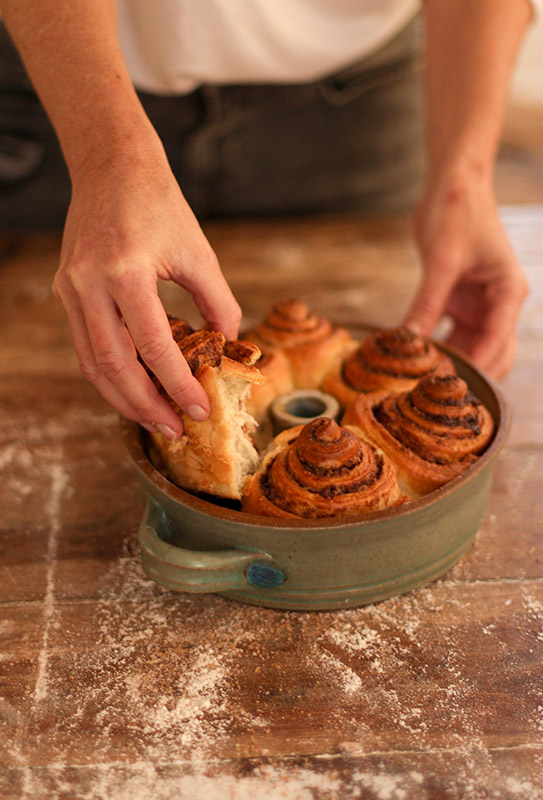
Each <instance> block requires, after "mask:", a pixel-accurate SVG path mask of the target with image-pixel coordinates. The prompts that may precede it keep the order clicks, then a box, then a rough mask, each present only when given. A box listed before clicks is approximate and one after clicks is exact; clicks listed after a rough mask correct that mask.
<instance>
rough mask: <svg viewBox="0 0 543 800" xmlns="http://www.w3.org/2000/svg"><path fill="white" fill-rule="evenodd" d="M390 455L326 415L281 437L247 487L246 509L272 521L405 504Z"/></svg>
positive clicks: (243, 504) (351, 513)
mask: <svg viewBox="0 0 543 800" xmlns="http://www.w3.org/2000/svg"><path fill="white" fill-rule="evenodd" d="M406 500H407V498H406V497H405V495H403V494H402V492H401V491H400V488H399V486H398V482H397V479H396V474H395V472H394V468H393V466H392V464H391V463H390V462H389V460H388V459H387V457H386V456H385V455H383V453H380V452H378V451H377V449H376V448H375V447H373V445H371V444H369V443H368V442H366V441H364V440H363V439H361V438H360V437H358V436H357V435H356V434H355V433H353V431H350V430H347V429H346V428H342V427H340V426H339V425H338V424H337V422H335V421H334V420H332V419H329V418H327V417H320V418H319V419H316V420H312V421H311V422H309V423H307V424H306V425H300V426H298V427H296V428H290V429H288V430H286V431H283V432H282V433H280V434H279V435H278V436H277V437H276V438H275V439H274V441H273V444H272V446H271V448H270V450H269V451H268V453H267V454H266V455H265V457H264V459H263V462H262V466H261V467H260V469H259V470H258V472H256V473H255V474H254V475H251V476H250V477H249V478H248V479H247V481H246V483H245V486H244V488H243V495H242V508H243V510H244V511H246V512H248V513H252V514H263V515H265V516H269V517H287V518H291V517H305V518H320V517H335V516H343V515H348V516H354V515H360V514H368V513H371V512H373V511H380V510H382V509H384V508H388V507H390V506H396V505H399V504H401V503H403V502H405V501H406Z"/></svg>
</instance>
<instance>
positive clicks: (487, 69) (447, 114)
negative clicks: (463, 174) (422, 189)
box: [424, 0, 532, 178]
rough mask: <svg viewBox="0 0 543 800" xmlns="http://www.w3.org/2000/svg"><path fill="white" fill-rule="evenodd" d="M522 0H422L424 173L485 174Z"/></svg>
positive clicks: (525, 19)
mask: <svg viewBox="0 0 543 800" xmlns="http://www.w3.org/2000/svg"><path fill="white" fill-rule="evenodd" d="M531 14H532V11H531V5H530V3H529V2H528V0H426V2H425V4H424V18H425V26H426V130H427V151H428V169H429V174H430V175H432V174H435V173H439V172H442V171H443V170H451V169H453V170H454V169H457V168H458V169H466V170H472V171H474V172H477V173H479V174H481V175H483V176H484V177H488V178H491V175H492V169H493V164H494V159H495V156H496V151H497V147H498V143H499V137H500V132H501V127H502V123H503V116H504V111H505V106H506V102H507V91H508V84H509V78H510V75H511V71H512V68H513V64H514V61H515V56H516V54H517V51H518V48H519V45H520V42H521V39H522V35H523V33H524V31H525V29H526V27H527V25H528V24H529V21H530V18H531Z"/></svg>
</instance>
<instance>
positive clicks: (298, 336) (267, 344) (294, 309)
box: [246, 300, 352, 389]
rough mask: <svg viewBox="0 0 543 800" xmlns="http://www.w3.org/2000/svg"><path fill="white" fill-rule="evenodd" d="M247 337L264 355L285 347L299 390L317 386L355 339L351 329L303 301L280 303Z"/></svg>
mask: <svg viewBox="0 0 543 800" xmlns="http://www.w3.org/2000/svg"><path fill="white" fill-rule="evenodd" d="M246 338H248V339H249V340H250V341H253V342H255V343H256V344H257V345H258V347H259V348H260V349H261V350H262V352H263V353H264V354H268V353H273V352H276V351H277V350H281V351H282V352H283V353H284V354H285V356H286V357H287V359H288V361H289V363H290V367H291V370H292V376H293V382H294V387H295V388H298V389H311V388H313V389H314V388H317V387H318V386H319V384H320V382H321V381H322V378H323V376H324V375H325V374H326V373H327V372H328V371H329V370H330V369H331V367H332V364H333V363H334V362H335V361H336V360H339V359H340V358H341V357H342V356H343V353H344V351H345V348H346V346H348V345H349V344H350V342H351V341H352V339H351V336H350V334H349V333H348V331H346V330H345V329H344V328H334V327H333V326H332V324H331V323H330V322H329V321H328V320H326V319H324V318H322V317H319V316H318V315H317V314H313V313H311V312H310V311H309V309H308V308H307V306H306V304H305V303H303V302H302V301H301V300H284V301H282V302H280V303H277V305H275V306H274V307H273V308H272V310H271V311H270V312H269V314H268V315H267V316H266V318H265V319H264V320H263V321H262V322H261V323H260V325H258V326H257V327H256V328H255V329H254V330H253V331H250V332H249V333H248V334H246Z"/></svg>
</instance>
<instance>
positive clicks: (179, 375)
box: [54, 154, 241, 439]
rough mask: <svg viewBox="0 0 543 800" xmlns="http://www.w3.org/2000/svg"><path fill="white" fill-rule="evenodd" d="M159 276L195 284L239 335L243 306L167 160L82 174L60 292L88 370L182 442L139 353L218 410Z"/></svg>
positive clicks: (174, 394)
mask: <svg viewBox="0 0 543 800" xmlns="http://www.w3.org/2000/svg"><path fill="white" fill-rule="evenodd" d="M158 278H162V279H165V280H172V281H175V282H176V283H177V284H179V285H180V286H182V287H183V288H184V289H186V290H188V291H189V292H190V293H191V294H192V295H193V297H194V300H195V302H196V305H197V306H198V308H199V310H200V313H201V314H202V316H203V318H204V319H205V320H206V321H207V323H208V324H209V326H210V327H211V328H212V329H213V330H221V331H223V333H224V334H225V336H226V337H227V338H235V337H236V336H237V332H238V327H239V322H240V319H241V311H240V308H239V306H238V304H237V303H236V301H235V299H234V297H233V295H232V293H231V291H230V289H229V288H228V285H227V283H226V281H225V279H224V277H223V275H222V273H221V270H220V268H219V264H218V261H217V259H216V257H215V254H214V253H213V251H212V249H211V247H210V245H209V243H208V242H207V240H206V238H205V237H204V235H203V233H202V231H201V229H200V227H199V225H198V223H197V221H196V219H195V217H194V215H193V214H192V211H191V210H190V208H189V206H188V205H187V203H186V201H185V200H184V198H183V196H182V194H181V191H180V189H179V186H178V185H177V182H176V181H175V179H174V177H173V175H172V173H171V171H170V169H169V166H168V164H167V162H166V159H165V157H163V156H162V155H160V156H158V157H157V155H156V154H155V155H154V157H153V158H151V159H147V158H143V159H140V160H139V161H138V162H137V163H136V160H135V159H134V158H131V159H130V160H129V163H128V159H127V163H122V159H117V160H116V162H115V164H107V165H104V167H103V168H102V169H100V170H97V169H96V168H95V169H93V170H92V171H88V172H87V173H85V174H82V175H79V176H77V177H76V178H75V179H73V194H72V202H71V205H70V209H69V213H68V217H67V221H66V228H65V232H64V239H63V245H62V252H61V260H60V267H59V270H58V272H57V275H56V277H55V281H54V291H55V293H56V295H57V297H58V298H59V299H60V300H61V302H62V303H63V305H64V308H65V310H66V313H67V315H68V319H69V322H70V325H71V328H72V335H73V340H74V345H75V350H76V353H77V356H78V359H79V363H80V365H81V369H82V371H83V373H84V374H85V376H86V377H87V378H88V379H89V380H90V381H92V383H93V384H94V385H95V386H96V387H97V389H98V390H99V391H100V393H101V394H102V395H103V397H104V398H105V399H106V400H108V401H109V402H110V403H111V404H112V405H113V406H115V407H116V408H117V409H118V410H119V411H120V412H121V414H123V415H124V416H126V417H128V418H129V419H132V420H135V421H137V422H139V423H140V424H142V425H144V426H145V427H146V428H147V429H149V430H160V431H161V432H162V433H163V434H164V435H166V436H167V437H168V438H170V439H173V438H175V437H176V436H179V435H181V433H182V431H183V426H182V423H181V420H180V419H179V417H178V416H177V414H176V413H175V412H174V411H173V409H172V408H171V407H170V405H169V403H168V402H167V401H166V399H165V398H164V397H161V396H160V395H159V393H158V391H157V389H156V388H155V386H154V385H153V383H152V381H151V380H150V378H149V377H148V375H147V374H146V372H145V369H144V368H143V366H142V364H141V363H140V362H139V361H138V358H137V354H138V353H139V355H140V356H141V358H142V359H143V361H144V362H145V364H146V365H147V366H148V367H149V368H150V369H151V370H152V371H153V372H154V374H155V375H156V376H157V378H158V379H159V381H160V382H161V384H162V385H163V387H164V388H165V390H166V392H167V393H168V395H169V396H170V397H171V398H172V400H174V401H175V403H177V405H178V406H179V407H180V408H181V409H183V410H184V411H186V412H187V413H188V414H189V415H190V416H191V417H193V418H194V419H198V420H201V419H205V418H206V417H207V416H208V415H209V410H210V409H209V400H208V398H207V396H206V394H205V392H204V389H203V388H202V386H201V384H200V383H199V382H198V381H197V380H196V379H195V378H194V377H193V375H192V373H191V371H190V368H189V367H188V365H187V363H186V361H185V359H184V358H183V356H182V354H181V352H180V350H179V348H178V346H177V345H176V344H175V343H174V340H173V338H172V335H171V331H170V326H169V323H168V319H167V316H166V312H165V311H164V308H163V306H162V303H161V302H160V299H159V297H158V293H157V279H158Z"/></svg>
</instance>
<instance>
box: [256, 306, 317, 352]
mask: <svg viewBox="0 0 543 800" xmlns="http://www.w3.org/2000/svg"><path fill="white" fill-rule="evenodd" d="M331 331H332V325H331V324H330V322H328V321H327V320H325V319H323V318H322V317H319V316H317V314H312V313H311V312H310V311H309V309H308V308H307V306H306V304H305V303H303V302H302V301H301V300H284V301H282V302H280V303H277V304H276V305H275V306H274V307H273V308H272V310H271V311H270V312H269V314H268V315H267V316H266V318H265V319H264V320H263V321H262V322H261V323H260V325H259V326H258V327H257V329H256V335H257V336H258V337H259V339H261V340H262V342H263V344H265V345H268V346H270V347H294V346H297V345H301V344H309V343H310V342H316V341H319V340H320V339H324V338H325V337H326V336H329V335H330V333H331Z"/></svg>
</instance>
